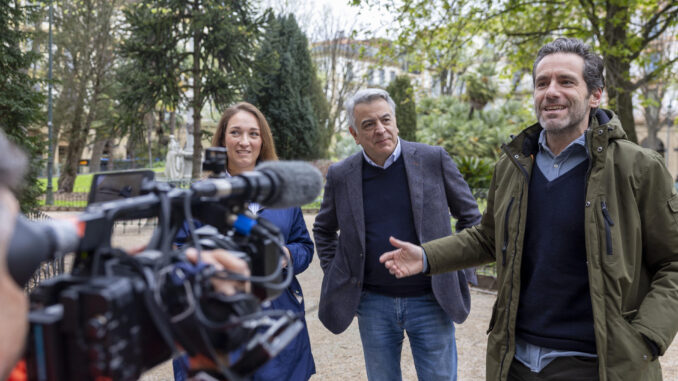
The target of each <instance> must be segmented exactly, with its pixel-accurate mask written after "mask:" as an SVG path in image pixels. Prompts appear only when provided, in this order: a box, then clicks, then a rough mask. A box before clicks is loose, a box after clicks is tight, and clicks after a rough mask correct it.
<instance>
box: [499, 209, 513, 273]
mask: <svg viewBox="0 0 678 381" xmlns="http://www.w3.org/2000/svg"><path fill="white" fill-rule="evenodd" d="M514 200H515V197H511V200H510V201H509V204H508V206H507V207H506V214H505V215H504V241H503V243H502V246H501V265H502V266H506V250H507V249H508V242H509V218H510V217H511V207H512V206H513V201H514Z"/></svg>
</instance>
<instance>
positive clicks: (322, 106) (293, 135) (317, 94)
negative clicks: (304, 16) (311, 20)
mask: <svg viewBox="0 0 678 381" xmlns="http://www.w3.org/2000/svg"><path fill="white" fill-rule="evenodd" d="M256 60H257V61H259V62H267V63H269V66H267V67H261V68H259V69H258V70H255V71H254V81H253V82H252V83H251V84H250V86H249V88H248V89H247V92H246V96H245V99H246V100H248V101H249V102H251V103H252V104H254V105H256V106H257V107H259V109H260V110H261V112H263V113H264V115H265V116H266V118H267V119H268V121H269V123H270V125H271V129H272V131H273V138H274V140H275V146H276V150H277V152H278V155H279V156H280V158H282V159H314V158H318V157H321V156H325V155H326V152H327V147H328V145H329V137H330V136H331V135H330V134H328V132H327V129H328V128H331V127H330V126H329V124H328V123H327V119H328V114H329V110H328V106H327V101H326V100H325V97H324V95H323V92H322V89H321V87H320V81H318V79H317V77H316V71H315V68H314V66H313V64H312V62H311V55H310V53H309V50H308V40H307V39H306V36H305V35H304V33H303V32H302V31H301V29H299V25H298V24H297V21H296V20H295V18H294V16H292V15H289V16H278V17H276V18H271V19H270V20H269V25H268V27H267V29H266V33H265V36H264V42H263V44H262V45H261V48H260V50H259V51H258V52H257V57H256Z"/></svg>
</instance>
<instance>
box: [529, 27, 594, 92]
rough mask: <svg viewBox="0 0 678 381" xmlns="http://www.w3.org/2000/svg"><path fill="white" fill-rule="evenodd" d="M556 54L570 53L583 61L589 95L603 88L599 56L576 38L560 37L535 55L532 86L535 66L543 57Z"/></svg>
mask: <svg viewBox="0 0 678 381" xmlns="http://www.w3.org/2000/svg"><path fill="white" fill-rule="evenodd" d="M556 53H572V54H576V55H578V56H579V57H581V58H582V59H584V73H583V76H584V82H586V88H587V89H588V91H589V94H590V93H591V92H592V91H593V90H596V89H600V90H601V91H602V90H603V89H604V88H605V77H604V76H603V69H604V68H605V66H604V64H603V59H602V58H600V56H599V55H597V54H595V53H593V52H592V51H591V48H590V47H589V46H588V45H586V44H585V43H584V42H582V41H581V40H579V39H576V38H565V37H560V38H557V39H555V40H554V41H551V42H549V43H548V44H546V45H544V46H542V48H541V49H539V52H538V53H537V58H536V59H535V60H534V65H533V66H532V85H534V82H535V74H536V70H537V65H539V62H541V60H542V59H544V57H546V56H548V55H551V54H556Z"/></svg>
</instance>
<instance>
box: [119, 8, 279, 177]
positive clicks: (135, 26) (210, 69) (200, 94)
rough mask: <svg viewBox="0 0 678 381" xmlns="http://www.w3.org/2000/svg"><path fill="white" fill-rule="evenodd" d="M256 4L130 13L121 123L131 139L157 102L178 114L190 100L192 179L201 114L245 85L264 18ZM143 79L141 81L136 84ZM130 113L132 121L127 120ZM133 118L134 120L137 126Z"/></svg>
mask: <svg viewBox="0 0 678 381" xmlns="http://www.w3.org/2000/svg"><path fill="white" fill-rule="evenodd" d="M253 4H254V2H252V1H245V0H239V1H228V2H225V1H221V0H141V1H138V2H136V3H135V4H133V5H131V6H130V7H129V9H127V10H126V11H125V16H126V19H127V22H128V23H129V28H128V32H129V34H130V37H129V38H128V39H127V40H126V41H125V42H124V43H123V45H122V48H121V49H122V52H123V55H124V57H125V58H126V63H125V65H126V67H125V70H124V71H122V72H121V76H123V77H124V76H126V77H127V78H126V79H122V80H123V81H124V82H125V83H129V84H130V85H131V86H130V87H129V88H123V93H122V94H121V96H120V99H121V106H122V107H121V110H122V111H123V113H124V114H127V115H126V116H125V115H122V120H123V121H128V122H129V125H128V126H127V127H126V128H127V130H129V133H130V134H132V135H133V136H139V133H140V129H143V128H144V126H143V125H142V124H141V123H139V119H138V118H136V117H135V116H136V115H142V114H145V113H148V112H152V111H153V109H154V107H155V105H156V104H157V103H158V102H160V103H162V104H163V105H165V106H167V107H168V108H169V109H174V108H175V106H176V105H178V104H179V103H180V100H186V101H187V103H188V104H189V105H190V108H191V109H192V111H193V120H192V125H193V135H194V140H193V174H192V177H193V178H194V179H197V178H198V177H199V174H200V168H201V167H202V165H201V154H202V127H201V114H202V109H203V107H204V106H205V104H209V103H212V104H214V105H215V106H217V108H221V107H225V106H227V105H229V104H230V103H233V102H234V101H235V100H236V99H237V98H239V94H240V93H241V91H242V90H243V88H244V87H245V83H246V82H247V81H248V79H249V73H250V70H251V69H252V68H256V66H257V65H258V63H257V62H254V61H253V60H252V54H251V51H252V50H253V48H254V46H255V44H256V43H257V40H258V39H259V36H260V28H261V26H262V19H263V18H265V17H266V15H267V14H268V13H264V15H263V16H262V17H258V16H256V10H255V9H254V6H253ZM138 79H142V80H141V81H139V80H138ZM130 116H131V118H130ZM135 120H136V122H135Z"/></svg>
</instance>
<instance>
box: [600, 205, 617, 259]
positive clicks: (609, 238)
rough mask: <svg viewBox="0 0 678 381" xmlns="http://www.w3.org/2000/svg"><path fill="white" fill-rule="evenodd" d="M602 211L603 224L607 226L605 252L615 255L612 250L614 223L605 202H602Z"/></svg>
mask: <svg viewBox="0 0 678 381" xmlns="http://www.w3.org/2000/svg"><path fill="white" fill-rule="evenodd" d="M600 209H601V212H602V213H603V223H604V224H605V250H606V252H607V255H612V254H613V253H614V252H613V250H612V227H613V226H614V221H612V217H610V212H609V211H608V210H607V204H605V201H601V202H600Z"/></svg>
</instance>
